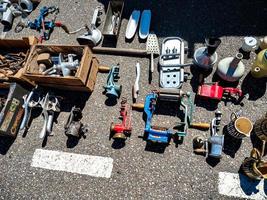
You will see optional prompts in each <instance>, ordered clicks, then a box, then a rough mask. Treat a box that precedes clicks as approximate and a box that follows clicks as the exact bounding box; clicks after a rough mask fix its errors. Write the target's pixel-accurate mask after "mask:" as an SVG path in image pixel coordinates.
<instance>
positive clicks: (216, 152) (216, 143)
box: [208, 111, 224, 159]
mask: <svg viewBox="0 0 267 200" xmlns="http://www.w3.org/2000/svg"><path fill="white" fill-rule="evenodd" d="M221 118H222V113H221V112H220V111H216V113H215V118H214V119H213V120H212V122H211V137H210V138H209V139H208V142H209V143H210V145H211V148H210V151H209V156H210V157H213V158H218V159H219V158H221V157H222V150H223V144H224V135H219V134H218V132H219V130H220V123H221Z"/></svg>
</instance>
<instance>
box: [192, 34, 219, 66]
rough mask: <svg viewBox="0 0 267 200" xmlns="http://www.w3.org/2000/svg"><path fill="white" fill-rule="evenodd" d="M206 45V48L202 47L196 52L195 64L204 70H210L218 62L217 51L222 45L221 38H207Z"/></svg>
mask: <svg viewBox="0 0 267 200" xmlns="http://www.w3.org/2000/svg"><path fill="white" fill-rule="evenodd" d="M205 44H206V47H200V48H198V49H197V50H196V51H195V53H194V64H195V65H197V66H198V67H200V68H202V69H204V70H209V69H212V67H213V65H214V64H215V63H216V62H217V59H218V55H217V53H216V49H217V48H218V47H219V45H220V44H221V40H220V39H219V38H206V39H205Z"/></svg>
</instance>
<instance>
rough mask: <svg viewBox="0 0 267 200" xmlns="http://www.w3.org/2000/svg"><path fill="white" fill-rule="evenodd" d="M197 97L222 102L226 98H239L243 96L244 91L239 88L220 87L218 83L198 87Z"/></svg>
mask: <svg viewBox="0 0 267 200" xmlns="http://www.w3.org/2000/svg"><path fill="white" fill-rule="evenodd" d="M197 95H198V96H199V97H203V98H207V99H214V100H217V101H221V100H222V98H223V97H224V96H227V97H229V96H231V95H236V96H238V97H239V98H240V97H242V96H243V93H242V90H240V89H238V88H231V87H226V88H223V87H222V86H219V85H218V82H216V83H214V84H203V85H201V86H199V87H198V92H197Z"/></svg>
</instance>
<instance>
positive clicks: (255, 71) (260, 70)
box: [251, 49, 267, 78]
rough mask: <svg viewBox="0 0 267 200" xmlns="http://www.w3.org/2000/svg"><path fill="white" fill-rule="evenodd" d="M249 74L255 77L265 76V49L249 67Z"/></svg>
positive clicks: (266, 52)
mask: <svg viewBox="0 0 267 200" xmlns="http://www.w3.org/2000/svg"><path fill="white" fill-rule="evenodd" d="M251 75H252V76H253V77H255V78H263V77H267V49H264V50H262V51H261V52H260V53H259V54H258V55H257V58H256V60H255V61H254V63H253V65H252V68H251Z"/></svg>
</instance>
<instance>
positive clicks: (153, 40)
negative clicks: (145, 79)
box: [145, 33, 159, 73]
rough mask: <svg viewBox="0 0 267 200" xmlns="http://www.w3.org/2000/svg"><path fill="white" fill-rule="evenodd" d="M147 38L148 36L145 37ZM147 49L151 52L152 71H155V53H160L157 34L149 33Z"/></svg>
mask: <svg viewBox="0 0 267 200" xmlns="http://www.w3.org/2000/svg"><path fill="white" fill-rule="evenodd" d="M145 38H146V37H145ZM146 51H147V53H148V54H150V56H151V57H150V72H151V73H153V72H154V54H155V55H158V54H159V42H158V38H157V35H156V34H152V33H151V34H148V37H147V41H146Z"/></svg>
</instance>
